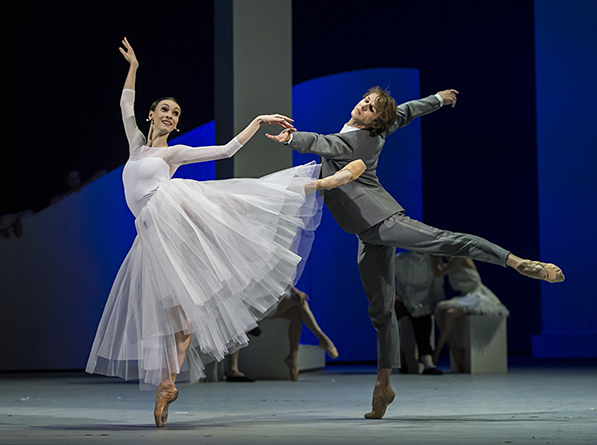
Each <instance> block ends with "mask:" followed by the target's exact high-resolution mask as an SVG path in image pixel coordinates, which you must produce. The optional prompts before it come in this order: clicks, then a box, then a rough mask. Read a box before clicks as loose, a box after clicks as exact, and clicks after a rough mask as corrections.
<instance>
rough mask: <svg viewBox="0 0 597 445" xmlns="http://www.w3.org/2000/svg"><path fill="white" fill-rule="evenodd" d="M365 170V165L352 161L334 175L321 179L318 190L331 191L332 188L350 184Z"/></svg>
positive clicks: (361, 162)
mask: <svg viewBox="0 0 597 445" xmlns="http://www.w3.org/2000/svg"><path fill="white" fill-rule="evenodd" d="M366 168H367V167H366V166H365V163H364V162H363V161H361V160H360V159H357V160H356V161H352V162H351V163H349V164H348V165H346V167H344V168H343V169H342V170H340V171H338V172H336V173H335V174H334V175H332V176H328V177H327V178H323V179H322V180H321V182H320V186H319V188H320V189H324V190H331V189H333V188H336V187H340V186H342V185H345V184H348V183H349V182H352V181H354V180H355V179H357V178H358V177H359V176H361V175H362V174H363V173H364V172H365V170H366ZM346 172H350V173H351V174H350V175H349V174H347V173H346Z"/></svg>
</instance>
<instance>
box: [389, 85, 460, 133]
mask: <svg viewBox="0 0 597 445" xmlns="http://www.w3.org/2000/svg"><path fill="white" fill-rule="evenodd" d="M457 94H458V91H456V90H453V89H450V90H443V91H439V92H438V93H437V94H433V95H431V96H428V97H424V98H423V99H419V100H411V101H410V102H405V103H403V104H400V105H398V106H397V107H396V113H397V114H398V117H397V119H396V122H394V124H393V125H392V126H391V127H390V128H389V129H388V131H386V132H385V133H384V136H388V135H390V134H392V133H393V132H394V131H396V130H397V129H398V128H400V127H405V126H406V125H408V124H410V123H411V121H412V120H413V119H415V118H417V117H421V116H425V115H426V114H429V113H432V112H434V111H437V110H439V109H440V108H441V107H442V106H444V105H451V106H452V108H453V107H454V106H456V95H457Z"/></svg>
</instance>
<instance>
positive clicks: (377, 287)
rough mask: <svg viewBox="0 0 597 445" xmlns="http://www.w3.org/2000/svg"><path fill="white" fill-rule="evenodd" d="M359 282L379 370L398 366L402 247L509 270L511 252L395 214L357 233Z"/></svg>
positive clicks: (487, 242)
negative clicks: (397, 274)
mask: <svg viewBox="0 0 597 445" xmlns="http://www.w3.org/2000/svg"><path fill="white" fill-rule="evenodd" d="M357 236H358V238H359V253H358V263H359V271H360V273H361V280H362V281H363V286H364V288H365V293H366V294H367V298H368V299H369V317H370V318H371V323H373V327H374V328H375V330H376V332H377V366H378V368H385V369H387V368H397V367H399V366H400V341H399V338H398V322H397V320H396V317H395V315H394V298H395V294H396V290H395V284H394V256H395V248H396V247H400V248H402V249H406V250H412V251H415V252H423V253H428V254H431V255H440V256H447V257H462V258H470V259H473V260H477V261H483V262H487V263H493V264H498V265H501V266H504V267H506V259H507V258H508V254H509V253H510V252H509V251H507V250H505V249H503V248H501V247H500V246H498V245H496V244H493V243H490V242H489V241H487V240H485V239H483V238H480V237H478V236H474V235H468V234H466V233H458V232H450V231H447V230H440V229H436V228H435V227H431V226H428V225H426V224H423V223H421V222H419V221H415V220H414V219H410V218H409V217H408V216H405V215H404V213H403V212H400V213H396V214H394V215H392V216H390V217H389V218H387V219H386V220H384V221H382V222H380V223H379V224H376V225H375V226H373V227H370V228H369V229H367V230H364V231H362V232H359V233H357Z"/></svg>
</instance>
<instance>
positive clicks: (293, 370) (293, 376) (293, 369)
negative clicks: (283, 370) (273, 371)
mask: <svg viewBox="0 0 597 445" xmlns="http://www.w3.org/2000/svg"><path fill="white" fill-rule="evenodd" d="M284 363H286V366H288V370H289V371H290V380H292V381H293V382H296V381H297V380H298V375H299V370H298V367H297V366H296V360H294V359H293V358H292V356H291V355H289V356H288V357H286V358H285V359H284Z"/></svg>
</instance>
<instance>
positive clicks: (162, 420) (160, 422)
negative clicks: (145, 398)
mask: <svg viewBox="0 0 597 445" xmlns="http://www.w3.org/2000/svg"><path fill="white" fill-rule="evenodd" d="M160 389H161V390H162V391H166V394H164V395H163V396H161V397H159V396H158V395H157V394H156V396H155V410H154V411H153V417H154V420H155V426H157V427H158V428H163V427H165V426H166V422H168V406H169V405H170V404H171V403H172V402H174V401H175V400H176V399H177V398H178V390H177V389H176V388H175V387H174V385H172V386H165V387H160V386H158V393H159V392H161V391H160Z"/></svg>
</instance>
